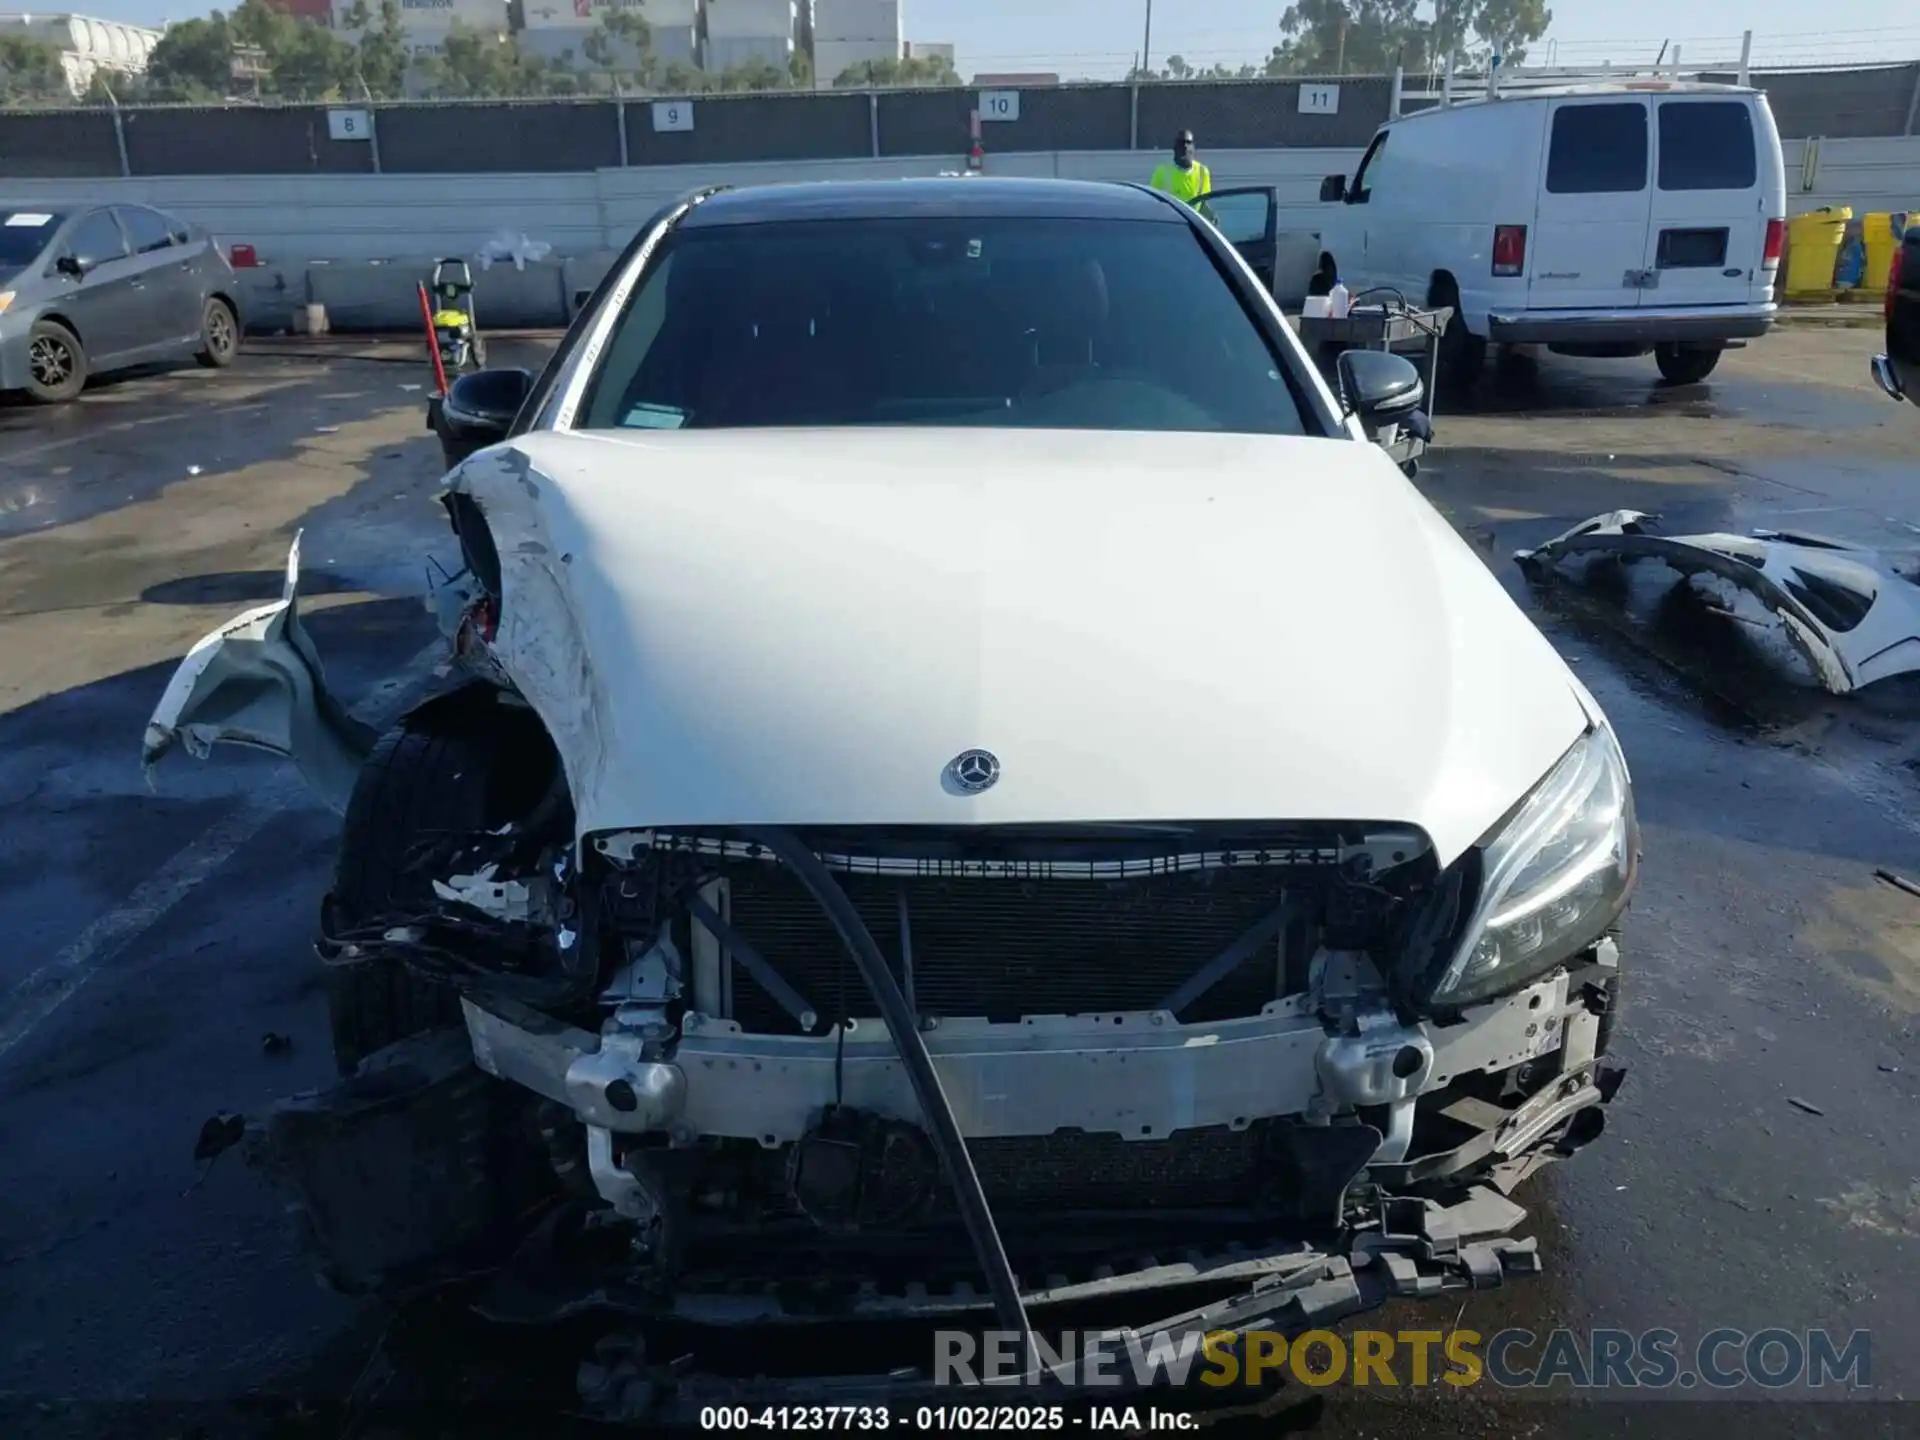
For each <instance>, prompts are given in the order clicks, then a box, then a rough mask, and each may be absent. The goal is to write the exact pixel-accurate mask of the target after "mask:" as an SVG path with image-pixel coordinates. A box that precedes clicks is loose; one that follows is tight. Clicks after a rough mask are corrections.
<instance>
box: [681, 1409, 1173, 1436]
mask: <svg viewBox="0 0 1920 1440" xmlns="http://www.w3.org/2000/svg"><path fill="white" fill-rule="evenodd" d="M1199 1424H1200V1417H1199V1416H1198V1415H1192V1414H1188V1413H1186V1412H1184V1411H1178V1410H1160V1409H1155V1408H1153V1407H1150V1406H1149V1407H1143V1406H1133V1405H1099V1406H1095V1407H1093V1408H1092V1409H1091V1410H1087V1411H1084V1412H1081V1411H1075V1412H1072V1413H1069V1412H1068V1411H1067V1410H1065V1409H1064V1408H1063V1407H1061V1406H1059V1405H916V1406H914V1407H913V1408H912V1409H910V1410H909V1409H905V1408H902V1410H901V1411H900V1412H899V1413H897V1414H896V1413H895V1412H894V1411H893V1410H892V1409H890V1408H888V1407H887V1406H885V1405H763V1406H759V1407H754V1406H747V1405H710V1406H707V1407H705V1408H703V1409H702V1410H701V1411H700V1428H701V1429H702V1430H704V1431H707V1432H709V1433H718V1434H748V1433H751V1432H753V1431H772V1432H780V1431H787V1432H793V1433H821V1432H840V1433H852V1434H859V1433H863V1432H864V1433H879V1432H882V1431H888V1430H896V1429H897V1430H903V1431H907V1432H909V1433H918V1434H932V1435H945V1434H949V1433H952V1432H955V1431H973V1432H978V1433H983V1434H1016V1433H1028V1434H1049V1433H1057V1432H1061V1431H1067V1430H1112V1431H1121V1432H1127V1433H1133V1432H1137V1431H1141V1430H1166V1431H1174V1430H1195V1429H1198V1428H1199Z"/></svg>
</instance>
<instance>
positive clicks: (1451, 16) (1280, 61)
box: [1265, 0, 1553, 75]
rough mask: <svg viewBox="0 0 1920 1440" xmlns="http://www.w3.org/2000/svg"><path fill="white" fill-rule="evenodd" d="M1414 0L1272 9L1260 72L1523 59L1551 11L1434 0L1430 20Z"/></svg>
mask: <svg viewBox="0 0 1920 1440" xmlns="http://www.w3.org/2000/svg"><path fill="white" fill-rule="evenodd" d="M1415 5H1416V0H1294V3H1293V4H1291V5H1289V6H1288V7H1287V10H1286V13H1285V14H1283V15H1282V16H1281V17H1280V30H1281V35H1282V39H1281V42H1280V44H1279V45H1277V46H1275V47H1274V50H1273V54H1272V55H1271V56H1270V57H1269V58H1268V60H1267V63H1266V66H1265V71H1266V73H1267V74H1268V75H1341V74H1345V75H1368V74H1373V75H1381V74H1387V73H1389V72H1391V71H1392V70H1394V69H1395V68H1400V69H1405V70H1421V69H1426V68H1429V67H1431V68H1434V69H1444V68H1445V67H1446V65H1447V63H1448V62H1449V61H1453V62H1454V63H1455V64H1458V65H1463V66H1464V65H1484V64H1485V63H1486V61H1487V59H1488V57H1489V56H1490V55H1496V54H1497V55H1499V56H1500V58H1501V62H1502V63H1503V64H1505V65H1518V64H1520V63H1521V62H1522V61H1523V60H1525V59H1526V54H1527V47H1528V46H1529V45H1531V44H1533V43H1534V42H1535V41H1537V40H1539V39H1540V37H1541V36H1543V35H1545V34H1546V33H1547V26H1548V25H1549V24H1550V23H1552V20H1553V12H1552V11H1551V10H1549V9H1548V8H1547V7H1546V4H1545V3H1544V0H1434V14H1433V18H1432V19H1431V20H1422V19H1420V18H1418V17H1417V16H1416V14H1415V13H1414V12H1415Z"/></svg>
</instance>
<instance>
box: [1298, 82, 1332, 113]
mask: <svg viewBox="0 0 1920 1440" xmlns="http://www.w3.org/2000/svg"><path fill="white" fill-rule="evenodd" d="M1300 113H1301V114H1302V115H1338V114H1339V113H1340V87H1339V86H1338V85H1302V86H1301V87H1300Z"/></svg>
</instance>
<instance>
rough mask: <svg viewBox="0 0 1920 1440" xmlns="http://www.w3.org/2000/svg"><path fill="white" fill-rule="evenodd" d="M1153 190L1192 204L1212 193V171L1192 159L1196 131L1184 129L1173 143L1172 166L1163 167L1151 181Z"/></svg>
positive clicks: (1155, 172)
mask: <svg viewBox="0 0 1920 1440" xmlns="http://www.w3.org/2000/svg"><path fill="white" fill-rule="evenodd" d="M1149 183H1150V184H1151V185H1152V186H1153V188H1154V189H1156V190H1159V191H1161V192H1162V193H1164V194H1167V195H1171V196H1173V198H1174V199H1176V200H1184V201H1186V203H1187V204H1189V205H1191V204H1193V202H1194V201H1196V200H1198V199H1199V198H1200V197H1201V196H1202V195H1210V194H1212V193H1213V172H1212V171H1210V170H1208V169H1207V167H1206V166H1204V165H1202V164H1201V163H1200V162H1199V161H1198V160H1196V159H1194V158H1193V132H1192V131H1191V130H1182V131H1181V132H1180V138H1179V139H1177V140H1175V141H1174V142H1173V163H1172V164H1170V165H1168V164H1162V165H1160V166H1159V167H1158V168H1157V169H1155V170H1154V172H1153V179H1152V180H1151V181H1150V182H1149Z"/></svg>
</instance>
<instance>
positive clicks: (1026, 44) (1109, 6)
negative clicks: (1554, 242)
mask: <svg viewBox="0 0 1920 1440" xmlns="http://www.w3.org/2000/svg"><path fill="white" fill-rule="evenodd" d="M0 3H6V4H7V5H8V8H16V7H18V8H28V7H26V6H24V5H21V3H20V0H0ZM67 3H68V4H70V5H71V6H72V8H73V9H75V10H79V11H81V12H82V13H84V14H90V15H96V16H98V17H100V18H101V19H107V20H126V21H131V22H134V23H136V24H144V25H154V24H158V23H160V22H161V21H162V20H166V19H173V20H179V19H185V18H186V17H187V16H189V15H195V14H204V13H205V12H206V11H207V10H208V9H209V8H212V6H211V3H210V0H197V3H196V0H67ZM902 4H903V6H904V8H905V11H906V28H907V36H908V38H909V39H913V40H951V41H952V42H953V43H954V44H955V45H956V46H957V47H958V51H959V53H958V56H957V59H958V63H959V68H960V72H961V73H962V74H963V75H970V74H972V73H973V72H974V71H977V70H1054V71H1059V72H1061V73H1062V74H1064V75H1069V76H1112V75H1119V74H1124V73H1125V71H1126V69H1127V67H1128V66H1129V65H1130V64H1131V63H1132V62H1133V58H1134V55H1135V54H1136V53H1137V52H1138V51H1139V49H1140V42H1141V39H1142V30H1143V29H1144V19H1145V10H1146V5H1145V0H902ZM32 8H36V9H38V8H45V9H47V10H49V11H51V10H54V9H55V8H56V7H55V6H54V5H46V6H44V7H41V6H34V7H32ZM59 8H65V6H61V7H59ZM1551 8H1552V10H1553V17H1554V19H1553V25H1552V27H1551V28H1550V29H1549V30H1548V31H1547V40H1548V41H1549V42H1551V45H1550V47H1549V46H1548V45H1544V44H1543V46H1542V47H1541V49H1540V51H1539V52H1538V53H1535V54H1532V55H1530V56H1529V57H1528V58H1529V61H1530V62H1536V63H1549V61H1550V62H1551V63H1555V64H1561V65H1585V64H1598V63H1599V62H1601V61H1603V60H1611V61H1615V62H1626V61H1636V60H1637V61H1641V62H1646V61H1650V60H1652V59H1653V57H1654V55H1655V54H1656V53H1657V52H1658V50H1659V48H1660V42H1661V41H1662V40H1672V41H1673V42H1674V43H1675V44H1677V45H1679V46H1680V48H1681V61H1682V63H1683V64H1688V63H1691V62H1693V61H1696V60H1698V61H1701V62H1720V61H1726V60H1731V59H1735V58H1737V57H1738V55H1739V51H1740V34H1741V32H1742V31H1743V30H1752V31H1753V32H1754V50H1753V58H1754V60H1755V62H1756V63H1759V64H1802V65H1816V64H1847V63H1857V62H1860V61H1871V60H1907V59H1914V58H1920V13H1917V12H1916V11H1915V10H1914V8H1913V7H1912V6H1910V5H1906V4H1895V3H1894V0H1823V3H1821V4H1819V5H1818V6H1812V5H1808V4H1805V3H1794V0H1558V3H1554V4H1552V6H1551ZM1285 9H1286V0H1157V3H1155V4H1154V7H1153V50H1154V58H1155V59H1156V61H1159V62H1164V61H1165V59H1166V57H1167V56H1168V55H1169V54H1178V55H1183V56H1185V57H1186V59H1187V60H1189V61H1190V62H1192V63H1194V64H1199V65H1211V64H1213V63H1214V62H1216V61H1225V62H1229V63H1233V64H1240V63H1243V62H1245V61H1250V60H1259V59H1264V58H1265V56H1266V54H1267V51H1268V50H1269V49H1270V48H1271V47H1272V45H1273V43H1274V40H1275V38H1276V37H1277V34H1278V26H1279V19H1280V15H1281V12H1282V11H1284V10H1285ZM1421 9H1422V10H1423V11H1425V10H1427V9H1428V4H1426V3H1423V4H1422V6H1421ZM1816 16H1817V17H1818V19H1819V21H1820V24H1821V26H1823V27H1824V28H1822V29H1818V30H1816V29H1815V28H1814V26H1813V19H1814V17H1816ZM1549 50H1550V52H1551V53H1549Z"/></svg>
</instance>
